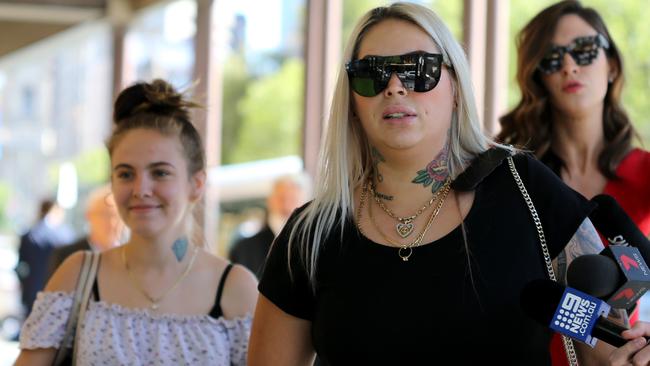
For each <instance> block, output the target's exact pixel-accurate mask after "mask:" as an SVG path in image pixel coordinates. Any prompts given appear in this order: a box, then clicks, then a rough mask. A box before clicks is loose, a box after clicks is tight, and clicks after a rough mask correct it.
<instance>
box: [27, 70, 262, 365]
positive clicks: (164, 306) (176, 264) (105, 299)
mask: <svg viewBox="0 0 650 366" xmlns="http://www.w3.org/2000/svg"><path fill="white" fill-rule="evenodd" d="M193 107H196V105H195V104H193V103H191V102H189V101H187V100H186V99H185V98H184V97H183V96H182V95H181V94H179V93H178V92H176V91H175V90H174V88H173V87H172V86H171V85H170V84H168V83H167V82H165V81H163V80H155V81H153V82H151V83H138V84H135V85H133V86H131V87H128V88H127V89H125V90H124V91H122V93H121V94H120V95H119V96H118V98H117V101H116V102H115V111H114V117H113V119H114V123H115V126H114V130H113V133H112V134H111V136H110V138H109V139H108V143H107V147H108V151H109V154H110V160H111V183H112V193H113V195H114V197H115V204H116V205H117V209H118V211H119V213H120V216H121V217H122V219H123V221H124V223H125V224H126V225H127V226H128V227H129V229H130V233H131V235H130V238H129V239H128V241H127V242H126V243H125V244H124V245H123V246H121V247H117V248H115V249H112V250H109V251H107V252H104V253H102V254H101V256H100V257H99V265H98V269H97V276H96V279H95V281H94V282H93V283H92V291H91V295H90V301H89V302H88V306H87V308H85V314H84V316H83V318H82V320H81V327H80V328H78V329H80V331H79V333H78V334H76V335H75V339H74V343H73V342H71V341H68V342H67V344H64V345H62V344H61V342H62V340H63V337H64V333H65V328H66V323H67V321H68V318H69V317H70V314H71V311H70V309H71V307H72V303H73V299H74V295H75V288H76V283H77V280H78V278H79V275H80V273H81V267H82V262H83V261H84V255H83V253H75V254H73V255H72V256H70V257H69V258H68V259H67V260H66V261H65V262H64V263H63V264H62V265H61V266H60V268H59V269H58V270H57V271H56V272H55V274H54V275H53V277H52V279H51V280H50V282H49V283H48V285H47V287H46V289H45V291H44V292H42V293H40V294H39V295H38V298H37V301H36V303H35V306H34V312H33V313H32V315H31V316H30V317H29V318H28V319H27V320H26V322H25V325H24V327H23V330H22V332H21V339H20V347H21V349H22V351H21V354H20V356H19V358H18V361H17V364H18V365H50V364H52V362H53V360H54V359H55V354H56V352H57V349H59V348H60V347H69V346H71V344H74V348H75V349H74V356H75V357H74V358H75V359H74V360H72V361H74V362H76V364H77V365H98V364H101V365H117V364H122V365H126V364H129V365H151V364H155V365H179V364H192V365H244V364H245V363H246V353H247V346H248V335H249V330H250V325H251V314H252V312H253V309H254V306H255V301H256V298H257V291H256V289H255V286H256V280H255V277H254V275H253V274H252V273H250V272H249V271H248V270H246V269H245V268H244V267H242V266H239V265H235V266H232V265H231V264H230V263H228V262H227V261H226V260H224V259H221V258H217V257H215V256H213V255H211V254H209V253H208V252H207V251H206V250H205V249H204V242H203V237H202V235H201V234H200V228H199V227H198V226H197V225H195V223H194V220H193V218H192V213H193V209H194V208H195V206H196V205H197V204H198V203H199V201H200V199H201V197H202V195H203V192H204V190H205V184H206V172H205V157H204V150H203V144H202V142H201V138H200V136H199V134H198V132H197V130H196V129H195V127H194V126H193V124H192V122H191V120H190V114H189V109H190V108H193Z"/></svg>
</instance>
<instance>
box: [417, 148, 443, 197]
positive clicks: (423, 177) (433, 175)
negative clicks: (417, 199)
mask: <svg viewBox="0 0 650 366" xmlns="http://www.w3.org/2000/svg"><path fill="white" fill-rule="evenodd" d="M448 155H449V146H448V144H445V146H444V147H443V148H442V151H440V153H439V154H438V156H436V157H435V158H434V159H433V160H431V162H430V163H429V164H427V166H426V167H425V168H424V169H422V170H418V172H417V174H416V176H415V178H413V180H412V181H411V183H415V184H421V185H423V186H424V187H428V186H431V193H435V192H437V191H438V190H440V188H441V187H442V186H443V185H444V184H445V181H446V180H447V178H448V177H449V169H448V168H447V157H448Z"/></svg>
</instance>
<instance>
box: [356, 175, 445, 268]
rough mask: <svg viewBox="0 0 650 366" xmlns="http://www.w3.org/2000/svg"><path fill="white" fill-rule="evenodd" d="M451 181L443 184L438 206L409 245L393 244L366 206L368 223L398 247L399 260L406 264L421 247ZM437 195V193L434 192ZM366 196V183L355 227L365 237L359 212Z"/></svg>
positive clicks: (370, 205)
mask: <svg viewBox="0 0 650 366" xmlns="http://www.w3.org/2000/svg"><path fill="white" fill-rule="evenodd" d="M450 183H451V181H450V180H448V181H447V182H445V185H444V186H443V187H442V188H441V189H440V190H439V191H438V192H441V195H442V196H440V200H439V201H438V204H437V205H436V207H435V209H434V210H433V212H432V213H431V215H430V216H429V220H428V221H427V224H426V226H425V227H424V229H423V230H422V232H421V233H420V234H419V235H418V236H417V237H416V238H415V240H413V241H412V242H410V243H407V244H399V243H395V242H394V241H393V240H392V239H390V238H389V237H388V236H387V235H386V234H385V233H384V232H383V230H381V228H380V227H379V225H378V224H377V222H376V221H375V219H374V217H373V215H372V204H371V203H369V204H368V218H369V220H370V222H371V223H372V224H373V226H374V228H375V230H377V232H379V234H380V235H381V236H382V238H383V239H384V240H386V241H387V242H388V243H389V244H391V245H393V246H396V247H398V251H397V255H399V257H400V258H402V261H404V262H408V260H409V258H410V257H411V255H412V254H413V248H414V247H417V246H420V245H422V240H424V236H425V235H426V233H427V232H428V231H429V229H430V228H431V225H432V224H433V221H434V220H435V218H436V217H437V216H438V213H440V209H442V206H443V204H444V203H445V199H446V198H447V195H448V194H449V191H450V188H451V184H450ZM436 193H437V192H436ZM367 194H368V183H366V184H364V186H363V188H362V191H361V198H360V200H359V210H358V211H357V227H358V228H359V231H360V232H361V234H363V235H366V234H365V232H364V231H363V229H362V227H361V211H362V210H363V207H364V206H365V204H366V202H367Z"/></svg>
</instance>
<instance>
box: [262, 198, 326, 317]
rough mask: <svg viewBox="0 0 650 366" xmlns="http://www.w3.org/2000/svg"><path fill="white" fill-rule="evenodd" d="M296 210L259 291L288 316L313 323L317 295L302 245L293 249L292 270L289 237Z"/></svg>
mask: <svg viewBox="0 0 650 366" xmlns="http://www.w3.org/2000/svg"><path fill="white" fill-rule="evenodd" d="M300 211H302V210H296V211H295V212H294V214H293V215H292V217H291V218H290V219H289V221H288V223H287V225H285V227H284V228H283V229H282V232H280V234H279V235H278V237H277V238H276V239H275V240H274V242H273V245H272V246H271V251H270V253H269V256H268V258H267V260H266V264H265V267H264V271H263V272H262V273H263V274H262V278H261V280H260V283H259V285H258V290H259V291H260V293H261V294H262V295H264V296H265V297H266V298H267V299H269V300H270V301H271V302H272V303H273V304H275V305H276V306H277V307H279V308H280V309H282V311H284V312H285V313H287V314H290V315H293V316H295V317H298V318H301V319H305V320H312V319H313V315H314V295H313V291H312V285H311V282H310V280H309V275H308V273H307V271H306V270H305V266H304V264H303V261H302V260H301V255H300V250H299V249H298V246H299V243H298V242H297V241H296V242H294V245H292V246H291V268H289V256H288V252H289V235H290V233H291V229H292V228H293V226H294V225H293V222H294V221H295V218H296V215H297V214H298V212H300Z"/></svg>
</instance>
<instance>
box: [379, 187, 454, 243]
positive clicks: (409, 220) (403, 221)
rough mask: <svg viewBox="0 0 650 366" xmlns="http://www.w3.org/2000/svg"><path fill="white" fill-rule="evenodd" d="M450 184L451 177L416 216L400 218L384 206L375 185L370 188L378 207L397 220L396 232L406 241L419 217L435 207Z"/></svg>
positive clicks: (417, 211)
mask: <svg viewBox="0 0 650 366" xmlns="http://www.w3.org/2000/svg"><path fill="white" fill-rule="evenodd" d="M450 182H451V179H450V178H449V177H447V179H446V180H445V183H444V184H443V186H442V187H441V188H440V189H438V190H437V191H436V192H435V193H434V194H433V196H431V199H429V201H427V202H425V203H424V205H422V207H420V208H418V209H417V210H416V211H415V214H414V215H411V216H406V217H399V216H397V215H395V213H394V212H393V210H391V209H390V208H388V207H387V206H386V205H385V204H384V202H383V201H382V200H381V199H380V198H379V196H378V195H377V194H376V192H375V186H374V184H373V183H372V182H371V183H370V184H369V186H370V193H371V195H372V196H373V197H374V198H375V202H377V205H379V207H380V208H381V209H382V210H383V211H384V212H385V213H386V214H387V215H388V216H389V217H390V218H392V219H394V220H397V224H395V231H397V235H399V236H400V237H402V239H406V238H407V237H409V236H410V235H411V233H413V231H414V230H415V219H417V218H418V216H420V215H421V214H422V213H423V212H424V211H426V210H427V209H428V208H429V207H431V205H433V203H434V202H435V201H436V199H438V196H440V192H441V191H442V188H444V186H445V185H447V184H449V183H450Z"/></svg>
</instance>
